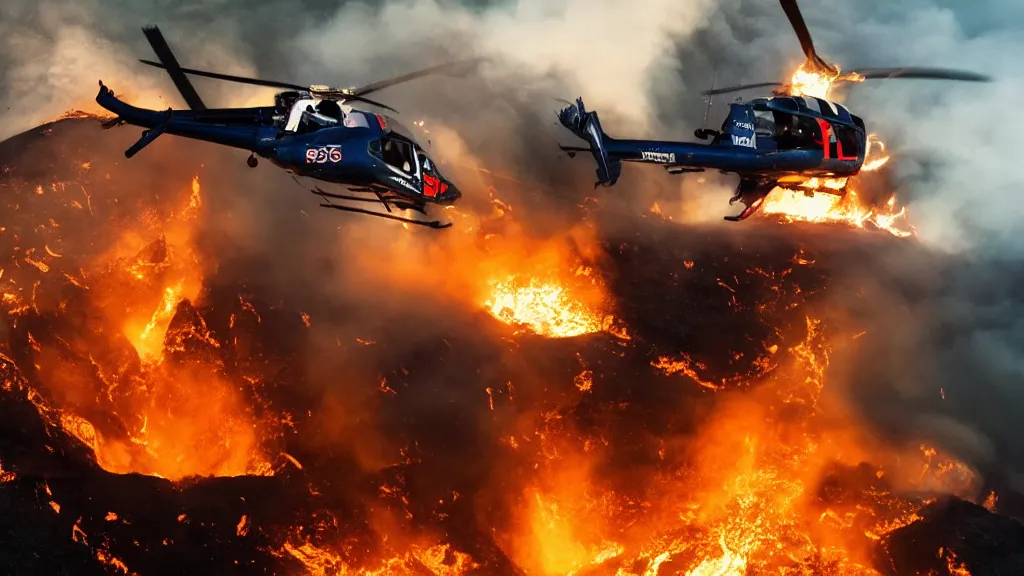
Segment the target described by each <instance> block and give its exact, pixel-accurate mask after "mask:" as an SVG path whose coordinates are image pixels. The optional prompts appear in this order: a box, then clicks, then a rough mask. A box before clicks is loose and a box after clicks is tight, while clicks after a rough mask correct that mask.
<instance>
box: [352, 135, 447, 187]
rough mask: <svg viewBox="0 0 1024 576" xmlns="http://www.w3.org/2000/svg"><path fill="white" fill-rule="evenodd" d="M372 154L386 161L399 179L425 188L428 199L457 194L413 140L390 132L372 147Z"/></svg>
mask: <svg viewBox="0 0 1024 576" xmlns="http://www.w3.org/2000/svg"><path fill="white" fill-rule="evenodd" d="M370 152H371V154H374V155H377V156H378V157H379V158H380V159H381V160H383V161H384V163H385V164H386V165H387V166H388V168H389V169H391V171H392V172H394V173H395V174H396V175H397V176H399V177H404V179H405V180H406V181H407V182H409V183H410V184H412V185H414V186H416V187H422V188H421V190H422V193H423V195H424V196H427V197H430V198H434V197H439V198H440V197H447V196H450V195H451V194H452V193H453V192H452V191H453V189H452V187H451V183H450V182H448V180H447V179H445V177H444V176H443V175H442V174H441V172H440V171H439V170H438V168H437V165H436V164H434V162H433V161H432V160H431V159H430V157H428V156H427V153H426V152H424V151H423V149H422V148H420V147H419V145H418V144H416V143H415V141H414V140H412V139H411V138H408V137H406V136H404V135H401V134H396V133H395V132H390V133H388V134H386V135H384V137H383V138H381V139H380V140H378V141H375V142H374V143H373V144H371V146H370ZM446 191H448V192H447V193H446Z"/></svg>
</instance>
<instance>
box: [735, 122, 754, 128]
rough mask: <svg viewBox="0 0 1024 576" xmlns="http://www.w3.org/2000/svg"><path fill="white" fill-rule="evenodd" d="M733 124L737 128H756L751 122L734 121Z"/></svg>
mask: <svg viewBox="0 0 1024 576" xmlns="http://www.w3.org/2000/svg"><path fill="white" fill-rule="evenodd" d="M733 126H735V127H737V128H742V129H744V130H753V129H754V125H753V124H751V123H750V122H733Z"/></svg>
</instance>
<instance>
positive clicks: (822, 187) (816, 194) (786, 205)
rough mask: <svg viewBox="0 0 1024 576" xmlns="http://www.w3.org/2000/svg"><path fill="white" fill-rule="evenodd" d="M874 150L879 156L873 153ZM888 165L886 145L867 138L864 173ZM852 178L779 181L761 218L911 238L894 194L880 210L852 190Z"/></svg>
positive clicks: (762, 208)
mask: <svg viewBox="0 0 1024 576" xmlns="http://www.w3.org/2000/svg"><path fill="white" fill-rule="evenodd" d="M875 149H877V150H878V152H873V151H874V150H875ZM888 161H889V156H888V155H887V154H886V153H885V143H884V142H882V141H881V140H880V139H879V138H878V136H876V135H875V134H869V135H868V138H867V151H866V152H865V157H864V165H863V167H862V168H861V170H862V171H863V172H872V171H876V170H878V169H879V168H881V167H882V166H884V165H885V164H886V163H887V162H888ZM852 181H853V179H852V178H793V179H789V180H783V181H780V184H779V186H777V187H776V188H775V189H774V190H772V191H771V192H769V193H768V196H766V197H765V199H764V201H763V202H762V203H761V210H760V213H761V214H762V215H764V216H770V217H781V218H782V219H783V220H786V221H789V222H797V221H800V222H818V223H823V222H828V223H833V224H843V225H846V226H851V227H854V228H865V227H866V225H868V224H870V225H871V226H872V227H873V228H875V229H878V230H884V231H886V232H888V233H889V234H892V235H893V236H896V237H898V238H907V237H910V236H912V235H913V234H914V229H913V227H912V226H910V224H909V223H908V221H907V219H908V215H907V209H906V207H897V201H896V194H892V195H890V196H889V199H888V201H886V202H885V204H884V205H883V206H881V207H877V206H871V205H868V203H866V202H864V201H863V200H862V199H861V197H860V196H859V195H858V194H857V192H856V191H855V190H854V189H853V184H852Z"/></svg>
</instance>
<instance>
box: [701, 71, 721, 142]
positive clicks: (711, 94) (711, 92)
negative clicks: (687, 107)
mask: <svg viewBox="0 0 1024 576" xmlns="http://www.w3.org/2000/svg"><path fill="white" fill-rule="evenodd" d="M717 80H718V69H717V68H716V69H715V70H714V71H713V72H712V73H711V90H709V91H708V92H707V95H708V105H707V106H706V107H705V108H704V122H702V123H701V125H700V126H701V128H704V129H706V128H707V127H708V115H709V114H710V113H711V103H712V102H713V101H714V99H715V82H716V81H717Z"/></svg>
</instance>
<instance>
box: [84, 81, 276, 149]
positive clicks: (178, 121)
mask: <svg viewBox="0 0 1024 576" xmlns="http://www.w3.org/2000/svg"><path fill="white" fill-rule="evenodd" d="M96 103H97V104H99V105H100V106H102V107H103V108H104V109H106V110H109V111H110V112H112V113H114V114H115V115H116V116H117V118H116V119H115V121H114V122H112V123H108V124H109V125H110V126H113V125H116V124H121V123H126V124H132V125H134V126H140V127H142V128H147V130H146V131H145V132H143V135H142V138H141V139H140V140H139V141H138V142H137V143H136V144H135V145H134V146H132V147H131V148H129V149H128V150H127V151H125V156H127V157H128V158H131V157H132V156H134V155H135V154H137V153H138V152H139V151H141V150H142V149H143V148H144V147H146V146H148V145H149V144H150V143H152V142H153V141H154V140H156V138H157V137H159V136H160V135H162V134H164V133H166V134H172V135H175V136H183V137H186V138H193V139H195V140H203V141H206V142H213V143H215V144H222V145H224V146H231V147H233V148H240V149H243V150H248V151H255V152H259V150H260V148H261V146H260V142H261V141H262V139H261V137H260V136H261V135H260V130H261V128H262V127H261V126H259V125H258V124H255V123H253V124H242V123H238V124H230V123H227V122H210V121H208V120H207V119H204V118H200V117H197V114H207V115H210V114H213V113H214V112H215V111H203V112H198V113H197V112H195V111H192V110H177V111H176V110H171V109H167V110H164V111H157V110H147V109H145V108H138V107H135V106H132V105H131V104H128V103H126V102H123V101H121V100H119V99H118V98H117V96H115V95H114V93H113V92H112V91H111V90H110V88H108V87H106V86H104V85H103V82H102V81H101V82H100V91H99V94H98V95H97V96H96ZM271 130H272V129H271Z"/></svg>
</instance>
